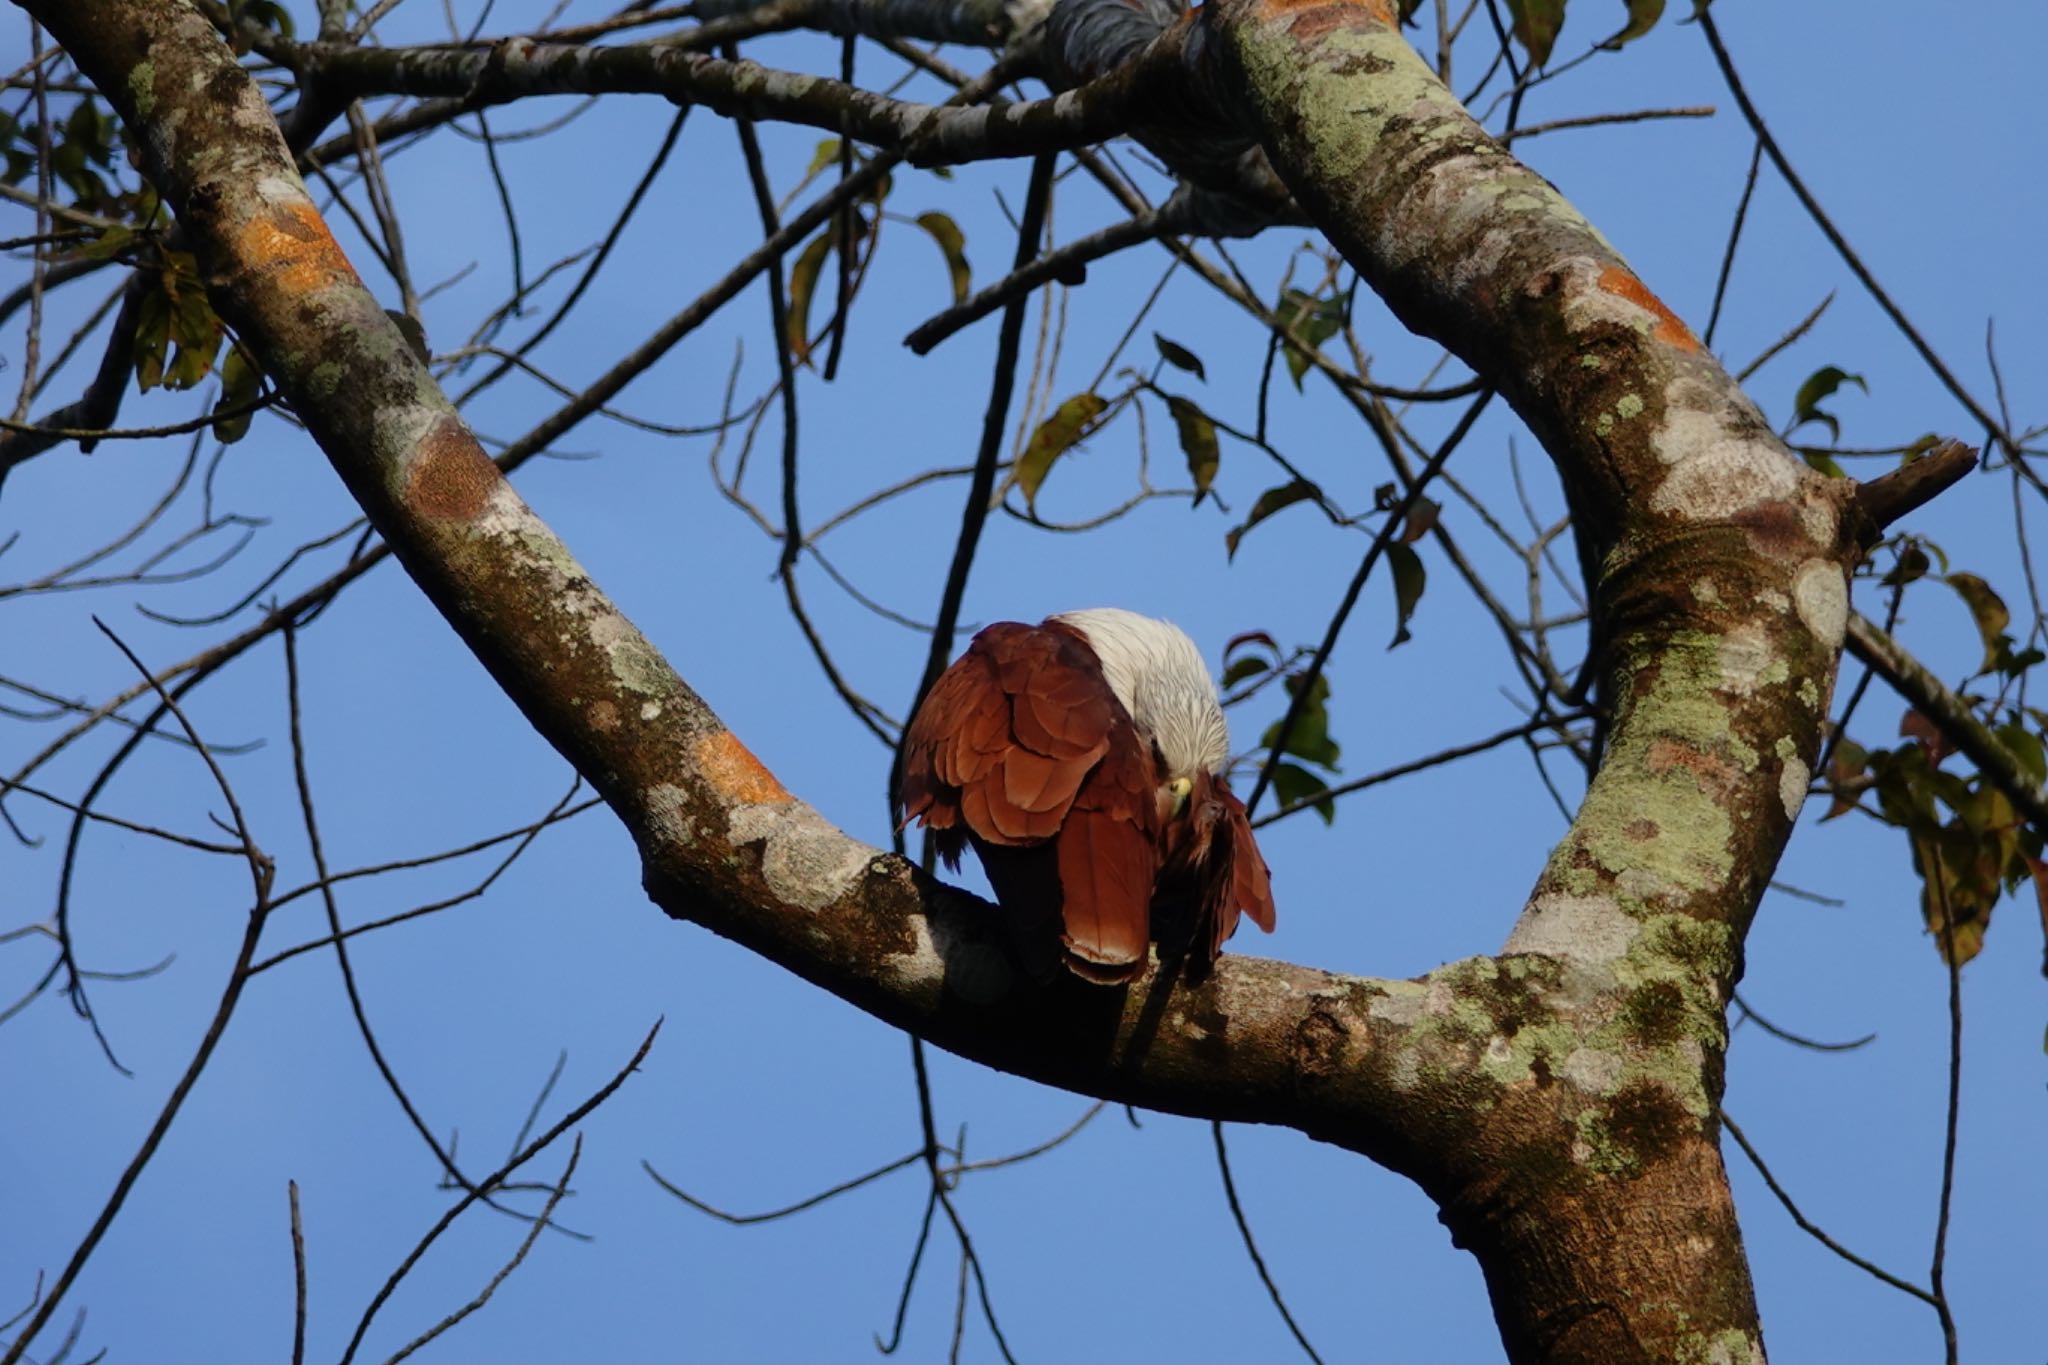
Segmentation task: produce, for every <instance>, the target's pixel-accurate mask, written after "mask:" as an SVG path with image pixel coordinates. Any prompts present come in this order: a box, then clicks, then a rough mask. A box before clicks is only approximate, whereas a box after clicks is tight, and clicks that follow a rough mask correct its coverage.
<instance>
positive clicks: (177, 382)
mask: <svg viewBox="0 0 2048 1365" xmlns="http://www.w3.org/2000/svg"><path fill="white" fill-rule="evenodd" d="M226 335H227V333H226V329H225V328H223V327H222V326H221V321H220V318H219V317H218V316H216V315H215V313H214V311H213V304H212V302H211V301H210V300H209V299H208V298H207V297H206V292H205V291H204V290H202V289H200V288H198V287H197V286H196V285H194V284H192V283H191V282H190V281H187V282H186V284H185V287H184V288H182V289H180V290H178V291H177V293H176V295H175V297H174V298H173V300H172V304H171V339H172V340H173V341H175V342H177V343H178V351H177V354H176V355H175V356H174V357H172V360H171V363H170V365H169V366H168V367H167V368H166V369H165V370H164V387H165V388H167V389H189V388H192V387H194V386H195V385H197V384H198V383H199V381H200V380H202V379H204V378H206V376H207V375H209V374H211V373H212V372H213V358H214V357H215V356H216V355H218V354H220V344H221V340H222V338H223V337H225V336H226Z"/></svg>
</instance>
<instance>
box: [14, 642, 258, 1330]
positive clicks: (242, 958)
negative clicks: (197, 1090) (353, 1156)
mask: <svg viewBox="0 0 2048 1365" xmlns="http://www.w3.org/2000/svg"><path fill="white" fill-rule="evenodd" d="M94 624H95V625H98V626H99V628H100V631H101V633H103V634H104V635H106V637H107V638H108V639H110V640H112V641H113V642H114V645H115V647H116V648H117V649H119V650H120V651H121V653H122V654H124V655H126V656H127V658H128V661H129V662H130V663H131V664H133V665H134V666H135V669H136V671H137V672H139V673H141V674H142V675H143V676H144V677H146V678H150V679H151V681H152V682H153V683H154V682H155V677H154V675H153V674H151V673H150V671H149V670H148V669H147V668H146V667H144V666H143V663H142V660H140V659H139V658H137V657H136V656H135V654H134V652H133V651H132V650H130V649H129V648H128V646H127V645H126V644H124V643H123V642H122V641H121V639H120V637H119V636H117V635H115V634H114V632H112V631H111V630H108V629H107V627H106V626H105V625H104V624H103V623H101V622H99V621H98V620H97V619H95V621H94ZM155 686H156V692H157V696H158V699H159V701H160V703H161V704H162V706H163V707H164V708H165V709H166V710H167V711H169V712H170V714H171V715H172V716H174V717H176V718H177V721H178V724H179V726H180V727H181V728H183V729H184V731H185V734H186V737H187V738H189V739H190V740H191V741H192V747H193V748H194V749H195V750H197V751H198V753H199V756H200V758H201V759H202V760H203V761H204V762H205V764H206V767H207V770H208V771H209V772H210V773H211V774H212V775H213V780H214V783H215V785H216V786H218V787H219V789H220V792H221V797H222V799H223V800H225V801H226V802H227V806H228V812H229V814H230V816H231V818H232V823H233V825H234V829H235V832H236V834H237V835H238V836H239V837H240V839H241V841H242V848H243V851H244V856H245V858H246V859H247V861H248V864H249V879H250V881H251V883H252V884H253V886H254V888H255V904H254V905H253V906H252V907H251V909H250V911H249V916H248V922H247V923H246V924H245V925H244V927H243V930H242V943H241V947H240V949H239V950H238V951H237V952H236V954H235V965H234V967H233V969H232V970H231V971H230V972H229V973H228V979H227V985H226V986H225V987H224V988H223V989H222V991H221V996H220V1002H219V1003H218V1004H217V1005H215V1007H214V1011H213V1018H212V1019H211V1020H210V1021H209V1022H208V1024H207V1027H206V1033H205V1034H204V1036H202V1037H201V1038H200V1040H199V1046H198V1048H197V1049H196V1050H195V1051H194V1052H193V1054H192V1060H191V1061H190V1062H189V1063H187V1065H186V1067H185V1071H184V1074H183V1075H181V1076H179V1077H178V1083H177V1084H176V1085H175V1086H173V1087H172V1088H171V1094H170V1098H169V1099H167V1100H165V1101H164V1106H163V1108H162V1109H161V1110H159V1111H158V1113H157V1116H156V1121H155V1122H154V1123H152V1124H151V1125H150V1129H149V1132H148V1134H147V1135H146V1136H145V1137H144V1138H143V1140H142V1146H141V1147H140V1148H138V1149H137V1150H136V1153H135V1155H134V1156H133V1157H132V1158H130V1159H129V1162H128V1165H127V1167H126V1168H125V1169H123V1170H122V1172H121V1175H120V1178H119V1179H118V1180H116V1181H115V1182H114V1189H113V1193H111V1194H109V1195H108V1196H107V1201H106V1203H105V1204H104V1205H102V1206H101V1208H100V1212H99V1216H98V1217H96V1218H95V1219H93V1223H92V1226H91V1227H90V1228H89V1229H87V1231H86V1234H85V1236H84V1238H83V1239H81V1240H80V1242H79V1244H78V1247H77V1249H76V1250H75V1251H73V1252H72V1254H71V1259H70V1260H69V1261H68V1262H66V1263H65V1266H64V1269H63V1271H62V1272H61V1273H59V1274H58V1276H57V1279H56V1282H55V1283H54V1284H52V1285H51V1286H50V1292H49V1293H48V1294H47V1295H46V1296H44V1298H43V1301H42V1304H41V1306H40V1307H39V1308H38V1309H37V1310H36V1313H35V1316H34V1317H32V1318H30V1319H29V1322H28V1325H27V1326H26V1327H24V1328H22V1330H21V1332H20V1334H19V1335H17V1336H16V1337H15V1338H14V1343H13V1345H12V1346H10V1347H9V1348H8V1350H7V1353H6V1354H5V1355H0V1365H17V1362H19V1361H20V1360H21V1359H22V1355H23V1353H24V1352H26V1351H27V1350H28V1347H29V1343H30V1342H32V1341H34V1340H35V1337H36V1335H37V1333H39V1332H41V1331H42V1330H43V1328H44V1327H45V1326H47V1325H48V1324H49V1321H50V1318H51V1316H52V1315H53V1314H55V1313H56V1311H57V1305H58V1304H59V1303H61V1302H63V1300H64V1296H65V1294H66V1293H67V1292H69V1290H70V1289H71V1286H72V1285H73V1284H74V1283H76V1282H77V1279H78V1276H79V1274H80V1272H82V1271H83V1270H84V1269H85V1264H86V1262H87V1261H89V1260H90V1259H92V1254H93V1251H94V1250H95V1249H96V1248H97V1247H98V1246H99V1244H100V1240H101V1239H102V1238H103V1237H105V1236H106V1234H107V1229H108V1228H110V1227H112V1226H113V1224H114V1219H115V1217H116V1216H118V1215H119V1214H120V1212H121V1208H122V1206H123V1205H124V1204H126V1203H127V1202H128V1194H129V1192H130V1191H131V1190H133V1189H134V1188H135V1182H136V1181H137V1180H139V1179H141V1178H142V1172H143V1169H144V1168H145V1167H146V1166H148V1165H149V1161H150V1158H151V1157H153V1156H155V1155H156V1150H157V1148H158V1147H159V1146H161V1145H162V1143H163V1140H164V1136H165V1135H166V1134H167V1133H169V1132H170V1130H171V1124H172V1123H173V1122H175V1121H176V1120H177V1117H178V1112H179V1110H180V1109H182V1108H183V1107H184V1104H185V1099H186V1097H187V1096H188V1095H190V1094H191V1093H192V1088H193V1087H194V1086H196V1085H197V1084H198V1083H199V1077H200V1074H201V1073H202V1072H204V1071H205V1070H206V1065H207V1063H208V1062H210V1061H211V1060H212V1059H213V1050H214V1048H215V1047H217V1046H219V1044H220V1040H221V1036H222V1035H223V1034H225V1033H226V1032H227V1027H228V1020H229V1019H231V1018H233V1017H234V1013H235V1006H236V1005H237V1004H238V1003H239V1002H240V1001H241V998H242V988H243V987H244V986H246V985H247V984H248V982H249V963H250V962H251V960H253V959H254V957H255V955H256V941H257V939H258V938H260V937H261V936H262V933H263V921H264V919H265V917H266V916H267V915H268V913H269V910H270V883H271V879H272V877H273V876H274V875H275V871H276V868H275V866H274V865H273V864H272V862H271V860H270V858H269V856H268V855H267V854H265V853H264V852H263V851H262V849H260V848H259V847H257V845H256V841H255V839H254V838H253V837H252V836H251V835H250V833H249V826H248V822H247V821H246V820H244V819H243V816H242V806H241V802H240V801H238V800H237V799H236V798H235V793H234V788H233V787H232V786H231V785H230V784H229V782H228V780H227V776H226V774H224V773H223V772H221V770H220V765H219V764H218V763H216V762H215V761H214V758H213V755H212V753H211V752H209V751H208V749H207V747H206V742H205V741H204V740H202V739H201V738H200V737H199V732H198V731H197V730H196V729H194V728H193V726H192V722H191V720H190V718H188V717H187V716H186V715H185V713H184V711H183V710H182V709H181V708H180V707H179V706H178V703H177V702H176V701H175V700H174V699H173V698H172V696H171V694H170V693H169V692H166V691H165V690H164V689H163V686H162V684H161V683H156V684H155Z"/></svg>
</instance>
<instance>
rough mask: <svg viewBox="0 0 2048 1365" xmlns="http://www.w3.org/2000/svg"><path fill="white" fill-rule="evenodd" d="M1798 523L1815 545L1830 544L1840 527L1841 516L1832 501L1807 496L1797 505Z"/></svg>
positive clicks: (1832, 542)
mask: <svg viewBox="0 0 2048 1365" xmlns="http://www.w3.org/2000/svg"><path fill="white" fill-rule="evenodd" d="M1799 524H1800V525H1802V526H1804V527H1805V528H1806V534H1807V537H1808V538H1809V539H1810V540H1812V541H1813V543H1814V544H1815V545H1832V544H1834V542H1835V536H1836V534H1837V533H1838V532H1839V531H1840V529H1841V524H1842V517H1841V513H1839V512H1837V511H1836V510H1835V505H1834V504H1833V503H1831V502H1828V501H1825V500H1824V499H1822V498H1819V497H1809V498H1807V499H1806V501H1805V502H1803V503H1801V504H1800V505H1799Z"/></svg>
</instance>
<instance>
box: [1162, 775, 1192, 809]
mask: <svg viewBox="0 0 2048 1365" xmlns="http://www.w3.org/2000/svg"><path fill="white" fill-rule="evenodd" d="M1166 789H1167V790H1168V791H1170V792H1172V793H1173V813H1172V814H1171V815H1170V816H1168V817H1167V818H1168V819H1179V818H1180V813H1181V812H1182V811H1184V810H1186V809H1187V808H1188V793H1189V792H1191V791H1193V790H1194V789H1195V782H1194V779H1193V778H1190V777H1176V778H1174V779H1173V781H1171V782H1169V783H1167V784H1166Z"/></svg>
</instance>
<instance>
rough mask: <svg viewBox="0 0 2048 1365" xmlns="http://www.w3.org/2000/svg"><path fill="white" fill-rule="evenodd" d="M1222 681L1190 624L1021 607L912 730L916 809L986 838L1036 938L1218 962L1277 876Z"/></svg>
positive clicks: (946, 831)
mask: <svg viewBox="0 0 2048 1365" xmlns="http://www.w3.org/2000/svg"><path fill="white" fill-rule="evenodd" d="M1229 754H1230V734H1229V730H1228V729H1227V728H1226V727H1225V725H1224V723H1223V709H1222V707H1221V706H1220V705H1218V703H1217V698H1216V685H1215V683H1214V682H1213V681H1211V679H1210V677H1209V669H1208V666H1207V665H1206V664H1204V663H1203V662H1202V655H1201V651H1200V650H1198V649H1196V648H1195V642H1194V641H1192V640H1190V639H1189V638H1188V637H1187V635H1186V634H1185V633H1184V632H1182V631H1181V629H1180V628H1179V627H1178V626H1175V625H1172V624H1170V623H1168V622H1166V621H1157V620H1153V619H1152V618H1151V617H1148V616H1140V615H1138V614H1137V613H1136V612H1130V611H1122V610H1118V609H1116V608H1111V607H1103V608H1097V609H1094V610H1090V611H1070V612H1067V613H1064V614H1063V615H1059V616H1054V617H1050V618H1048V619H1047V620H1046V621H1045V622H1044V623H1042V624H1040V625H1036V626H1027V625H1022V624H1020V623H1018V622H1015V621H1003V622H999V623H997V624H995V625H992V626H990V627H989V628H988V629H986V630H984V631H982V632H981V633H980V634H979V635H976V636H975V637H974V642H973V643H972V644H970V645H968V647H967V651H966V653H964V654H962V655H961V656H960V657H959V658H958V659H957V660H955V661H954V663H953V665H952V667H950V668H948V669H947V670H946V671H945V672H944V673H943V674H941V675H940V677H939V680H938V682H936V683H934V684H933V685H932V690H931V692H930V693H929V694H928V695H927V696H926V697H925V699H924V704H923V705H922V706H920V707H919V708H918V712H917V715H916V717H915V718H914V719H912V721H911V722H910V729H909V731H908V732H907V733H906V734H905V736H904V740H903V787H902V800H903V809H904V819H905V823H908V822H909V820H910V819H912V818H916V819H918V820H919V821H921V822H922V823H923V824H924V825H925V827H926V828H928V829H930V830H931V831H932V832H933V836H934V841H935V842H936V844H937V846H938V851H939V854H940V856H942V857H943V858H944V859H945V860H946V865H947V866H948V867H950V868H955V869H957V868H958V867H959V866H960V850H961V849H962V848H963V847H964V846H966V845H967V844H970V843H971V844H973V845H974V851H975V853H976V854H977V855H978V856H979V857H980V858H981V865H982V867H983V868H984V869H986V870H987V872H988V879H989V884H990V885H991V886H992V887H994V889H995V893H996V899H997V900H998V901H999V902H1001V904H1002V906H1003V908H1004V910H1005V911H1006V912H1007V913H1008V914H1009V915H1010V916H1011V917H1012V918H1013V919H1015V920H1016V921H1017V925H1016V927H1017V930H1018V935H1019V939H1020V942H1022V943H1023V945H1024V946H1025V948H1026V950H1027V954H1028V955H1029V956H1032V957H1038V956H1040V955H1043V958H1044V960H1045V965H1047V966H1050V962H1051V953H1050V945H1051V943H1052V941H1053V935H1054V934H1055V932H1057V934H1058V942H1059V944H1060V948H1061V956H1062V957H1063V959H1064V961H1065V963H1066V966H1067V967H1068V969H1069V970H1071V971H1073V972H1074V973H1075V974H1076V975H1077V976H1081V977H1084V978H1086V979H1087V980H1089V981H1096V982H1102V983H1105V984H1114V983H1117V982H1124V981H1130V980H1132V979H1133V978H1135V977H1137V976H1138V975H1140V974H1141V973H1143V971H1144V970H1145V958H1146V952H1147V949H1148V947H1149V945H1150V944H1151V942H1152V941H1153V940H1155V939H1156V940H1158V942H1159V944H1160V949H1161V955H1162V956H1165V957H1172V956H1176V955H1180V954H1185V955H1186V957H1187V960H1188V964H1189V968H1190V974H1191V976H1194V977H1199V976H1201V975H1202V974H1204V973H1205V972H1206V971H1207V970H1208V968H1209V965H1210V964H1211V963H1213V962H1214V961H1215V960H1216V956H1217V954H1218V953H1220V952H1222V950H1223V941H1224V940H1225V939H1227V938H1229V937H1230V935H1231V932H1232V931H1233V930H1235V929H1236V928H1237V919H1238V916H1239V915H1240V914H1245V915H1250V916H1251V917H1252V919H1253V921H1254V922H1256V923H1257V924H1258V926H1259V927H1260V928H1261V929H1264V930H1266V931H1268V932H1271V930H1272V928H1273V891H1272V886H1271V883H1270V882H1269V881H1268V879H1267V872H1266V862H1265V859H1264V858H1262V857H1260V856H1259V848H1258V844H1257V843H1256V842H1255V841H1254V840H1253V838H1252V827H1251V821H1250V820H1249V819H1248V818H1247V816H1246V814H1245V808H1244V803H1243V802H1242V801H1239V800H1238V799H1237V797H1236V796H1235V795H1233V794H1232V793H1231V790H1230V786H1229V783H1228V782H1226V781H1225V779H1224V770H1225V768H1226V767H1227V765H1228V763H1229Z"/></svg>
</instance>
